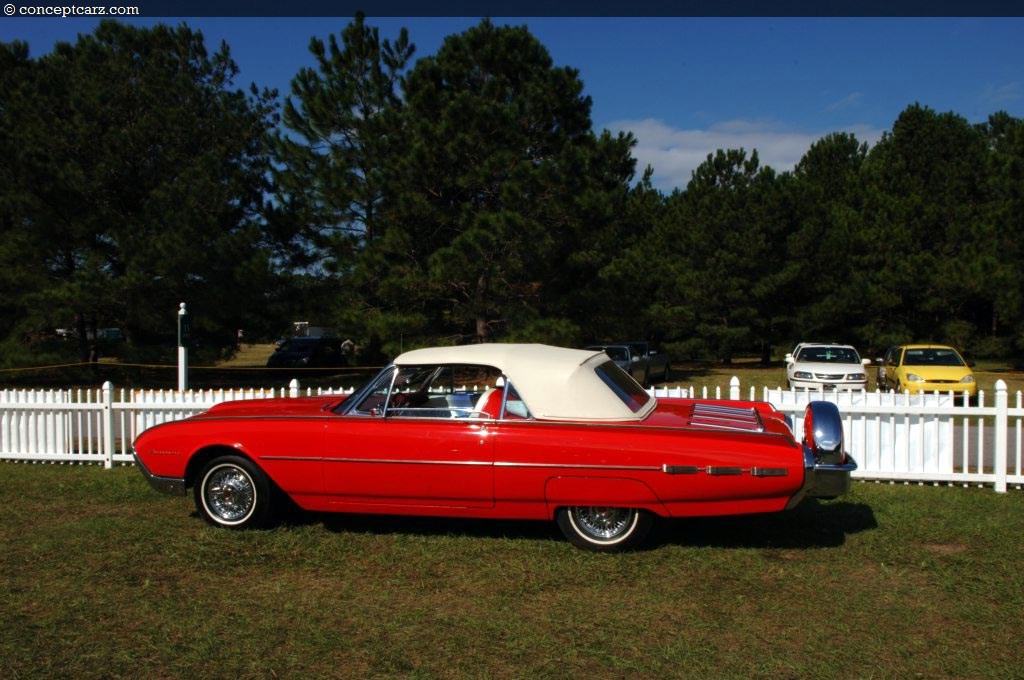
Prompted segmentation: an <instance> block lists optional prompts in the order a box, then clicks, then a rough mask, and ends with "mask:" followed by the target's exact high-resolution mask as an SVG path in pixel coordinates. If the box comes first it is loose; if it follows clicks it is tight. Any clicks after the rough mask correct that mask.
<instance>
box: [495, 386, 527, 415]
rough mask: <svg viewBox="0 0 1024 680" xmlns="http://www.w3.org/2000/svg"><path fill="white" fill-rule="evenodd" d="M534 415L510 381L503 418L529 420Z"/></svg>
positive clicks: (506, 392) (506, 391)
mask: <svg viewBox="0 0 1024 680" xmlns="http://www.w3.org/2000/svg"><path fill="white" fill-rule="evenodd" d="M532 417H533V416H531V415H530V409H528V408H526V404H525V403H524V402H523V400H522V399H521V398H520V397H519V393H518V392H516V388H515V386H514V385H512V384H511V383H510V384H509V385H508V387H506V388H505V410H504V412H503V413H502V418H503V419H504V420H529V419H530V418H532Z"/></svg>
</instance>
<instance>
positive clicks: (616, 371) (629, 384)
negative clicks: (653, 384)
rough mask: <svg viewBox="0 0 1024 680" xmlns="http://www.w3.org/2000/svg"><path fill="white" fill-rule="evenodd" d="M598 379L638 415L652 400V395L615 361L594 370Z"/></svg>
mask: <svg viewBox="0 0 1024 680" xmlns="http://www.w3.org/2000/svg"><path fill="white" fill-rule="evenodd" d="M594 371H595V372H596V373H597V375H598V377H599V378H601V380H603V381H604V384H606V385H608V387H610V388H611V389H612V392H614V393H615V396H617V397H618V398H619V399H621V400H622V403H623V404H625V405H626V406H628V407H629V410H630V411H632V412H633V413H636V412H637V411H639V410H640V409H642V408H643V407H644V406H645V405H646V404H647V402H649V401H650V400H651V395H649V394H647V391H646V390H645V389H644V388H643V387H641V386H640V385H639V384H638V383H637V382H636V381H635V380H633V379H632V378H630V377H629V376H628V375H626V372H625V371H623V370H622V369H621V368H619V367H618V365H616V363H615V362H614V361H606V362H604V363H603V364H601V365H599V366H598V367H597V368H595V369H594Z"/></svg>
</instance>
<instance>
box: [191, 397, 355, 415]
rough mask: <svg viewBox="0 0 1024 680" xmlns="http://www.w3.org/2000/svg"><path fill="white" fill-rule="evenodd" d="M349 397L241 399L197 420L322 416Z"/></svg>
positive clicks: (217, 405) (207, 412) (221, 406)
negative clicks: (210, 418)
mask: <svg viewBox="0 0 1024 680" xmlns="http://www.w3.org/2000/svg"><path fill="white" fill-rule="evenodd" d="M346 396H347V395H343V394H335V395H329V394H327V395H321V396H319V397H299V398H294V399H286V398H279V399H239V400H236V401H225V402H221V403H220V404H216V405H214V406H213V407H212V408H211V409H210V410H209V411H205V412H204V413H201V414H199V415H198V416H194V417H196V418H205V417H213V418H223V417H232V418H233V417H253V416H278V417H280V416H311V415H322V414H323V412H324V411H326V410H327V409H328V408H330V407H332V406H335V405H337V404H339V403H341V402H342V401H343V400H344V399H345V397H346Z"/></svg>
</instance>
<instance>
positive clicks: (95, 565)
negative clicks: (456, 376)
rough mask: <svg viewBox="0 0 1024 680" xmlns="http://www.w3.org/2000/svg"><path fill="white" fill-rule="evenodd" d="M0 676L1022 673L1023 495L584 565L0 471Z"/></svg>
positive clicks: (417, 526) (753, 521)
mask: <svg viewBox="0 0 1024 680" xmlns="http://www.w3.org/2000/svg"><path fill="white" fill-rule="evenodd" d="M0 503H2V505H3V508H4V510H5V517H4V522H3V523H2V524H0V597H2V602H3V606H2V615H0V677H4V678H49V677H75V678H99V677H103V678H121V677H132V678H151V677H157V678H194V677H214V676H216V677H242V678H250V677H251V678H295V677H324V676H330V677H353V678H363V677H416V678H433V677H444V678H464V677H469V678H492V677H493V678H526V677H529V678H535V677H536V678H570V677H597V678H606V677H609V678H622V677H644V678H661V677H714V678H720V677H726V678H748V677H765V678H768V677H770V678H805V677H830V678H831V677H840V678H864V677H872V678H905V677H929V678H931V677H972V678H973V677H991V678H1007V677H1015V676H1016V677H1019V675H1020V668H1021V667H1020V658H1021V652H1020V649H1021V647H1020V645H1021V641H1020V634H1021V623H1020V613H1021V611H1024V579H1022V577H1021V565H1022V564H1024V541H1021V527H1024V495H1022V494H1021V493H1020V492H1019V491H1012V492H1010V493H1008V494H1004V495H999V494H996V493H994V492H993V491H991V490H987V489H963V488H950V487H938V488H936V487H916V486H890V485H876V484H855V485H854V490H853V492H852V493H851V494H850V495H849V496H846V497H845V498H843V499H840V500H838V501H833V502H830V503H817V502H809V503H805V504H804V505H802V506H800V507H799V508H797V509H796V510H794V511H791V512H788V513H783V514H777V515H767V516H753V517H739V518H720V519H700V520H689V521H680V522H677V523H673V524H671V525H669V526H668V527H666V528H665V529H664V530H663V531H662V532H661V534H660V536H659V537H658V540H657V541H656V543H655V545H654V546H653V547H652V548H651V549H650V550H645V551H642V552H635V553H630V554H622V555H597V554H592V553H587V552H583V551H580V550H577V549H575V548H573V547H571V546H570V545H569V544H568V543H567V542H565V541H564V540H562V539H561V538H560V536H559V535H558V533H557V531H556V530H555V529H554V527H553V526H551V525H549V524H547V523H538V522H485V521H464V520H463V521H455V520H423V519H401V518H374V517H365V516H344V515H333V516H325V515H299V516H297V517H293V518H291V519H289V520H288V521H287V522H285V523H283V524H281V525H280V526H278V527H277V528H274V529H271V530H266V531H252V532H231V531H224V530H218V529H214V528H211V527H208V526H207V525H206V524H205V523H203V522H202V521H201V520H200V519H199V518H198V517H197V516H195V515H194V514H193V508H192V505H191V501H190V499H185V498H173V497H168V496H163V495H160V494H158V493H157V492H155V491H153V490H151V489H150V488H149V487H148V486H147V485H146V483H145V482H144V481H143V479H142V477H141V476H140V475H139V473H138V472H137V471H136V470H135V469H133V468H118V469H115V470H111V471H107V470H103V469H100V468H97V467H68V466H52V465H19V464H10V463H5V464H0Z"/></svg>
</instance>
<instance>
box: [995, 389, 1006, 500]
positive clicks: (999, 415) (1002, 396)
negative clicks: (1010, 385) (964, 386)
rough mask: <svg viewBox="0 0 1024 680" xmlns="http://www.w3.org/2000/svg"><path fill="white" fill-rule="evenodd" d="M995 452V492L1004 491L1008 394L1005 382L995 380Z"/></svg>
mask: <svg viewBox="0 0 1024 680" xmlns="http://www.w3.org/2000/svg"><path fill="white" fill-rule="evenodd" d="M995 387H996V454H995V468H996V469H995V470H994V472H995V475H996V483H995V490H996V493H1006V453H1007V452H1006V449H1007V443H1008V442H1007V439H1006V421H1007V420H1008V419H1009V401H1010V399H1009V395H1008V394H1007V390H1006V383H1005V382H1003V381H1002V380H996V385H995Z"/></svg>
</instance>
